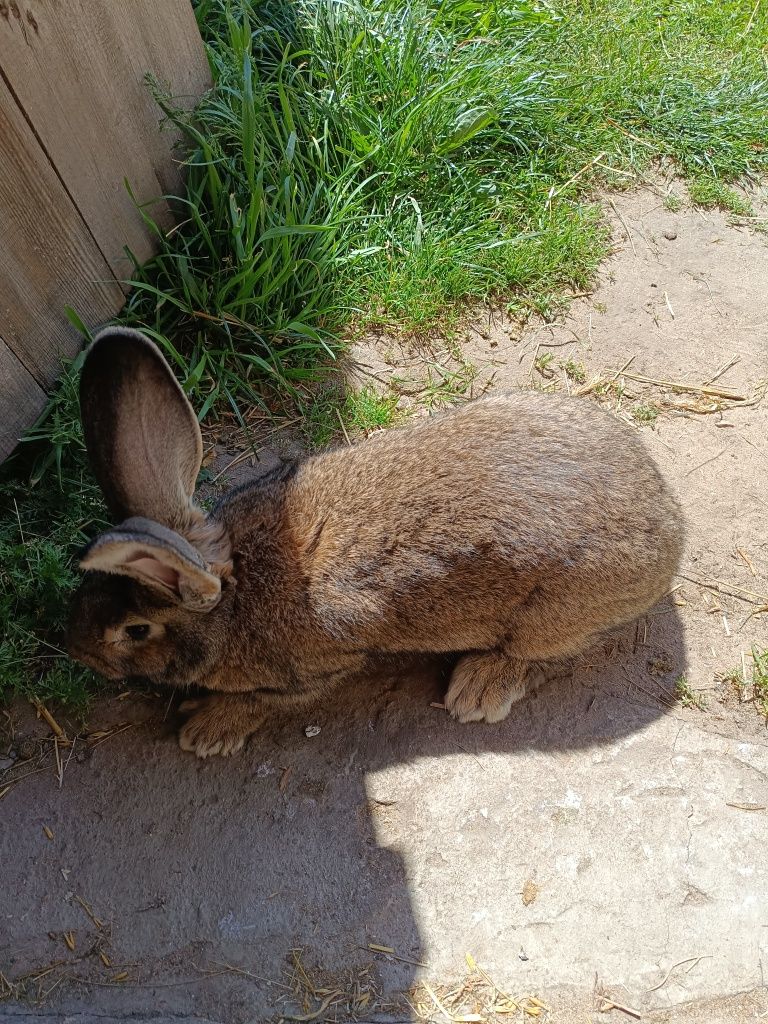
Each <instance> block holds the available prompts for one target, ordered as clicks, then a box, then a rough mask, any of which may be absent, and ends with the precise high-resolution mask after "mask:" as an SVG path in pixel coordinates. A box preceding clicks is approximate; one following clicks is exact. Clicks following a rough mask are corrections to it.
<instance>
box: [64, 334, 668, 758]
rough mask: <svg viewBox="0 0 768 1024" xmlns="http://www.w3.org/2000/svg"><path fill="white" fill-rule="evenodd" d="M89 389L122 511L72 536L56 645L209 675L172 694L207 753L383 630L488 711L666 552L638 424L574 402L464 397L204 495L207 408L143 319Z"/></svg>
mask: <svg viewBox="0 0 768 1024" xmlns="http://www.w3.org/2000/svg"><path fill="white" fill-rule="evenodd" d="M80 395H81V406H82V416H83V426H84V430H85V438H86V444H87V447H88V452H89V454H90V458H91V461H92V464H93V469H94V472H95V474H96V477H97V479H98V481H99V484H100V486H101V488H102V490H103V492H104V496H105V498H106V500H107V503H108V505H109V507H110V510H111V512H112V513H113V514H114V516H115V517H116V518H117V519H118V520H121V522H120V525H119V526H116V527H115V528H114V529H112V530H109V531H107V532H106V533H104V534H102V535H101V536H100V537H97V538H96V540H94V541H93V542H92V543H91V544H90V545H89V547H88V548H87V549H86V551H85V552H84V554H83V557H82V562H81V565H82V568H83V569H85V570H87V572H86V575H85V578H84V580H83V582H82V584H81V587H80V589H79V591H78V593H77V595H76V597H75V601H74V606H73V609H72V616H71V624H70V631H69V650H70V653H71V654H72V656H73V657H75V658H78V659H79V660H81V661H83V662H84V663H85V664H87V665H90V666H91V667H93V668H95V669H97V670H98V671H99V672H101V673H103V674H104V675H106V676H108V677H110V678H120V677H123V676H129V675H141V676H146V677H148V678H149V679H150V680H152V681H153V682H155V683H167V684H171V685H174V686H181V687H184V686H187V685H188V684H196V685H197V686H202V687H205V688H207V689H209V690H213V691H215V692H214V694H213V695H212V696H210V697H206V698H204V699H202V700H198V701H191V702H188V704H187V705H186V709H187V710H188V711H190V712H191V716H190V717H189V719H188V720H187V722H186V724H185V725H184V727H183V728H182V730H181V734H180V743H181V746H182V748H183V749H184V750H191V751H194V752H195V753H196V754H198V756H200V757H206V756H208V755H211V754H231V753H232V752H234V751H236V750H238V749H239V748H240V747H242V746H243V743H244V742H245V740H246V739H247V737H248V736H249V735H250V734H251V733H252V732H254V731H255V730H257V729H258V728H259V726H260V725H261V724H262V722H263V721H264V720H265V718H266V717H267V716H268V715H269V713H270V711H271V710H272V709H275V708H285V707H288V706H290V705H296V704H297V703H299V702H301V701H310V700H317V699H318V698H319V697H324V696H325V695H327V694H328V693H329V692H330V691H331V690H332V688H333V687H334V686H336V685H337V684H339V683H341V682H342V681H343V680H346V679H349V678H350V677H360V676H361V675H363V674H364V672H365V669H366V666H368V665H370V664H372V663H373V662H374V661H375V659H376V658H377V657H381V656H387V655H392V654H395V653H397V652H424V653H426V652H454V653H456V654H458V655H460V657H459V660H458V662H457V664H456V667H455V669H454V671H453V674H452V677H451V681H450V684H449V686H448V692H447V696H446V704H447V707H448V709H449V710H450V712H451V714H452V715H454V716H455V717H456V718H458V719H459V720H460V721H462V722H469V721H474V720H480V719H485V720H486V721H488V722H497V721H499V720H500V719H502V718H504V717H505V716H506V715H507V714H508V713H509V710H510V708H511V706H512V704H513V703H514V702H515V701H518V700H520V698H521V697H522V696H523V694H524V692H525V679H526V674H527V672H528V669H529V666H530V665H531V663H532V662H542V661H547V660H549V659H557V658H561V657H563V656H567V655H572V654H574V653H576V652H578V651H580V650H581V649H582V648H584V647H585V646H586V645H587V644H589V643H590V641H591V640H593V639H594V638H595V637H596V636H597V635H598V634H600V633H601V632H602V631H604V630H607V629H609V628H611V627H613V626H616V625H618V624H620V623H623V622H627V621H629V620H631V619H633V618H634V617H636V616H637V615H640V614H641V613H642V612H644V611H646V610H647V609H648V608H650V607H651V605H653V604H654V603H655V602H656V601H658V600H659V598H660V597H661V596H662V595H663V594H664V593H665V592H666V591H667V590H668V589H669V586H670V581H671V579H672V577H673V575H674V573H675V571H676V568H677V565H678V560H679V558H680V553H681V547H682V543H683V527H682V520H681V514H680V510H679V508H678V505H677V503H676V502H675V500H674V498H673V497H672V496H671V495H670V493H669V491H668V490H667V488H666V487H665V485H664V483H663V481H662V479H661V477H660V475H659V473H658V471H657V470H656V468H655V466H654V464H653V462H652V461H651V459H650V458H649V457H648V455H647V453H646V451H645V449H644V447H643V445H642V443H641V442H640V440H639V438H638V436H637V434H635V433H633V432H632V431H631V430H629V429H627V428H626V427H625V426H623V425H621V424H620V423H618V422H617V421H616V420H615V419H614V418H612V417H611V416H609V415H607V414H605V413H604V412H601V411H600V410H599V409H597V408H595V407H594V406H592V405H590V404H588V403H586V402H580V401H577V400H573V399H566V398H560V397H556V396H552V395H539V394H528V393H526V394H498V395H495V396H494V397H491V398H484V399H481V400H477V401H474V402H470V403H468V404H467V405H464V406H462V407H461V408H459V409H456V410H453V411H451V412H448V413H445V414H444V415H440V416H435V417H433V418H430V419H429V420H427V421H425V422H422V423H421V424H420V425H418V426H414V427H409V428H408V429H403V430H392V431H389V432H387V433H386V434H385V435H383V436H381V437H378V438H376V439H375V440H369V441H363V442H362V443H360V444H358V445H355V446H354V447H352V448H345V449H343V450H340V451H334V452H330V453H329V454H325V455H318V456H315V457H311V458H307V459H304V460H303V461H300V462H299V463H297V464H295V465H286V466H284V467H281V468H279V469H277V470H275V471H274V472H272V473H270V474H268V475H267V476H266V477H262V478H260V479H258V480H256V481H255V482H254V483H252V484H249V485H247V486H245V487H242V488H239V489H236V490H234V491H232V492H230V493H229V494H227V495H226V496H225V497H224V499H223V500H222V501H221V502H220V504H219V505H218V506H217V507H216V508H215V509H214V511H213V512H212V513H211V514H210V515H208V516H206V515H205V514H204V513H203V512H202V511H201V510H200V509H199V508H198V507H197V506H196V505H195V504H194V501H193V499H192V494H193V491H194V487H195V481H196V478H197V474H198V471H199V468H200V463H201V457H202V442H201V436H200V430H199V427H198V423H197V419H196V417H195V414H194V412H193V411H192V408H191V406H190V404H189V402H188V401H187V399H186V397H185V396H184V394H183V392H182V389H181V387H180V386H179V384H178V383H177V381H176V379H175V377H174V376H173V374H172V372H171V370H170V369H169V367H168V365H167V363H166V362H165V360H164V358H163V356H162V355H161V354H160V352H159V350H158V349H157V348H156V346H155V345H154V344H153V343H152V342H151V341H149V340H148V339H147V338H146V337H144V336H143V335H142V334H140V333H139V332H137V331H131V330H126V329H123V328H109V329H107V330H105V331H102V332H101V334H99V336H98V337H97V338H96V340H95V341H94V342H93V344H92V346H91V348H90V350H89V352H88V354H87V357H86V360H85V365H84V368H83V374H82V380H81V386H80Z"/></svg>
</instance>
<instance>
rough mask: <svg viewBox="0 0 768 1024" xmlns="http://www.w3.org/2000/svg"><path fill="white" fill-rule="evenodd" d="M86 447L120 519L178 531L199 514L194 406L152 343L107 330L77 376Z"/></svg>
mask: <svg viewBox="0 0 768 1024" xmlns="http://www.w3.org/2000/svg"><path fill="white" fill-rule="evenodd" d="M80 414H81V416H82V421H83V432H84V434H85V445H86V448H87V449H88V455H89V457H90V461H91V466H92V468H93V472H94V475H95V476H96V479H97V480H98V482H99V486H100V487H101V490H102V492H103V493H104V497H105V499H106V502H107V505H108V506H109V509H110V511H111V512H112V514H113V516H114V517H115V518H116V519H117V520H118V522H119V521H120V520H122V519H126V518H128V517H129V516H141V517H143V518H146V519H153V520H154V521H155V522H157V523H162V524H163V525H164V526H168V527H170V528H171V529H174V530H182V531H183V530H184V529H185V528H186V527H188V526H189V524H190V523H193V522H196V521H199V520H200V519H201V518H202V516H201V513H200V511H199V509H197V508H196V506H195V505H194V502H193V501H192V495H193V493H194V490H195V483H196V482H197V474H198V473H199V472H200V465H201V463H202V459H203V441H202V437H201V434H200V427H199V425H198V422H197V417H196V416H195V413H194V410H193V409H192V406H191V405H190V404H189V402H188V400H187V397H186V395H185V394H184V392H183V391H182V389H181V386H180V384H179V382H178V381H177V380H176V378H175V377H174V375H173V373H172V372H171V368H170V367H169V366H168V363H167V362H166V361H165V359H164V358H163V355H162V353H161V352H160V350H159V349H158V347H157V346H156V345H155V344H154V342H152V341H150V340H149V338H147V337H146V335H144V334H142V333H141V332H140V331H134V330H130V329H128V328H126V327H108V328H106V329H105V330H103V331H101V332H100V333H99V334H98V335H97V336H96V338H95V339H94V341H93V343H92V344H91V347H90V348H89V349H88V352H87V353H86V356H85V362H84V364H83V371H82V375H81V377H80Z"/></svg>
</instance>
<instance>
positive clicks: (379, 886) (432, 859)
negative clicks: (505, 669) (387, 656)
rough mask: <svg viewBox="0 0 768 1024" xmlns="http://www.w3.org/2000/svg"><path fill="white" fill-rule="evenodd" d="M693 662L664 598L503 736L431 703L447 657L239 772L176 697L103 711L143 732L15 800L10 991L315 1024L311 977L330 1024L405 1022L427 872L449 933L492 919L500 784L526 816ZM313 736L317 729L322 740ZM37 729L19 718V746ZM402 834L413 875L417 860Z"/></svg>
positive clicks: (7, 887) (241, 759) (295, 725)
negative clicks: (437, 827) (574, 762)
mask: <svg viewBox="0 0 768 1024" xmlns="http://www.w3.org/2000/svg"><path fill="white" fill-rule="evenodd" d="M683 652H684V644H683V639H682V635H681V627H680V622H679V619H678V617H677V615H676V612H675V610H674V608H672V607H663V606H662V607H660V608H657V609H655V610H654V611H653V612H652V613H651V615H650V616H649V617H648V618H646V619H645V620H643V621H642V622H640V623H639V624H637V626H633V627H631V629H629V630H628V631H625V632H624V633H622V634H621V635H620V636H617V637H616V638H615V639H612V640H611V641H609V642H607V643H606V645H605V646H604V648H601V649H600V650H597V651H595V652H593V656H592V657H591V659H587V660H584V661H582V662H581V663H579V664H578V665H576V666H575V667H573V669H572V670H567V671H564V675H563V676H562V677H561V678H558V679H556V680H555V681H553V682H551V683H550V684H548V685H547V686H546V687H544V688H543V689H542V690H541V691H539V692H538V693H535V694H532V695H531V696H530V697H529V698H528V699H526V700H525V702H524V703H522V704H521V705H520V706H519V707H518V708H516V709H515V710H514V713H513V714H512V715H511V716H510V718H509V719H508V720H507V721H505V722H503V723H501V724H499V725H493V726H487V725H484V724H475V725H471V726H462V725H459V724H457V723H455V722H453V721H452V720H451V719H450V718H449V717H448V716H447V715H446V713H445V712H444V711H443V710H441V709H440V708H435V707H432V706H431V702H436V703H439V702H440V701H441V699H442V693H443V690H444V686H445V679H446V666H445V665H438V664H428V665H424V664H421V665H420V664H410V665H403V664H400V665H397V666H394V665H393V666H392V667H391V668H390V669H387V671H385V672H382V675H381V677H380V678H378V679H370V680H367V681H361V683H360V684H359V686H358V687H357V688H355V689H354V690H350V691H348V692H346V693H344V694H342V695H340V697H339V699H338V700H337V701H336V702H335V703H334V705H333V706H325V707H322V708H318V709H317V710H316V711H315V712H312V713H309V714H305V716H304V717H302V718H301V719H295V718H294V719H290V720H285V721H284V722H282V723H276V724H275V727H274V729H273V731H271V732H270V733H268V734H264V735H261V736H258V737H255V738H254V739H253V740H252V741H251V744H250V746H249V747H248V749H247V750H246V751H245V752H243V753H242V754H240V755H239V756H236V757H235V758H233V759H231V760H224V759H214V760H211V761H207V762H201V761H197V760H195V759H194V758H193V757H191V756H189V755H185V754H182V753H181V751H180V750H179V749H178V747H177V746H176V742H175V737H174V730H175V727H176V726H177V724H178V723H177V721H176V720H175V715H174V711H173V708H172V707H171V706H170V705H169V704H168V698H167V697H166V696H164V697H162V698H151V697H141V696H139V695H134V696H132V697H129V698H127V699H119V700H114V701H111V702H109V703H104V704H103V705H102V706H101V707H99V709H98V710H97V713H96V714H95V715H94V716H93V717H92V720H91V723H90V726H91V729H100V728H101V729H103V730H109V729H110V727H114V726H115V725H117V724H122V723H124V722H129V721H130V722H131V723H132V727H131V728H129V729H126V730H125V731H124V732H121V733H116V734H113V735H108V736H107V737H106V738H104V740H103V742H99V738H98V736H97V739H96V744H97V745H95V746H91V747H88V746H85V745H82V746H81V747H80V749H78V745H77V743H76V744H75V747H74V751H73V752H72V757H71V758H70V757H69V753H70V752H67V751H64V752H63V753H62V758H63V759H64V765H65V766H64V771H63V783H62V785H61V787H59V783H58V781H57V780H56V778H55V775H56V770H55V765H51V767H50V768H49V770H47V771H44V772H41V773H40V774H38V775H36V776H34V777H29V778H27V779H24V780H22V781H21V782H20V783H19V784H18V785H17V786H16V787H15V788H14V789H13V790H11V791H10V792H9V793H8V795H7V796H6V798H5V799H4V801H3V802H2V817H3V827H4V832H5V834H6V836H13V837H14V840H13V847H14V850H15V853H14V855H13V857H12V858H10V860H9V862H8V863H6V865H5V867H4V870H3V882H4V885H3V893H2V896H0V920H2V922H3V925H2V932H3V939H2V944H1V945H0V954H1V959H0V963H2V971H3V973H4V975H5V976H6V978H7V979H8V980H9V981H14V980H15V982H16V987H15V989H14V990H13V992H10V991H9V992H7V995H9V996H10V995H15V996H17V997H23V999H22V1002H26V1003H27V1004H29V1002H31V1003H32V1004H34V1005H36V1006H38V1007H39V1008H42V1007H47V1008H49V1009H52V1008H55V1009H56V1010H58V1011H61V1012H68V1013H70V1012H76V1011H81V1010H85V1009H87V1008H91V1009H92V1008H93V1007H94V1006H96V1005H97V1006H98V1008H99V1012H101V1013H132V1014H135V1013H139V1014H140V1013H147V1014H149V1013H150V1011H151V1013H152V1014H161V1015H162V1014H168V1015H170V1014H182V1015H183V1014H190V1015H195V1016H201V1017H205V1018H211V1019H214V1020H217V1021H219V1020H221V1021H227V1022H231V1021H246V1020H264V1019H267V1018H270V1017H271V1016H272V1015H276V1016H277V1015H278V1014H279V1011H280V1008H282V1009H283V1011H284V1012H293V1013H294V1014H301V1013H303V1012H313V1011H315V1010H317V1008H318V1007H319V1005H320V1004H321V1002H322V1000H323V998H325V996H324V995H323V994H322V993H321V994H319V995H317V996H316V997H312V998H309V999H308V1001H307V1002H306V1003H305V1004H304V1005H302V1003H301V1000H300V999H299V1000H298V1001H297V998H296V991H300V992H303V993H305V994H306V993H308V992H309V991H310V986H313V987H314V988H316V989H325V990H326V994H328V995H330V994H331V993H333V992H337V997H336V999H335V1000H333V1001H332V1004H331V1006H330V1009H329V1010H328V1019H332V1020H347V1019H353V1018H354V1019H358V1020H368V1019H370V1020H409V1019H411V1013H410V1012H409V1011H408V1007H407V1006H406V1005H405V1004H404V1003H403V1001H402V1000H401V998H400V993H402V992H405V991H407V990H408V989H409V988H410V987H411V986H412V984H413V982H414V979H415V977H416V973H417V970H418V965H419V964H420V963H424V962H425V960H424V958H425V957H427V956H428V955H429V953H428V949H427V946H428V945H429V944H428V943H426V942H425V940H424V937H423V935H422V931H423V929H424V928H425V927H426V928H427V930H429V931H430V932H432V934H431V936H430V938H431V940H432V941H434V938H435V936H434V928H433V922H430V921H421V920H417V919H416V916H415V914H414V909H413V901H412V895H413V892H414V889H415V888H417V887H419V886H420V885H421V884H422V883H423V882H424V880H425V879H428V880H429V885H430V886H431V887H433V888H432V891H431V892H428V893H426V894H425V893H423V892H422V893H421V902H422V903H424V902H426V904H427V906H429V905H434V912H435V914H436V915H439V908H440V904H441V901H442V900H443V899H444V898H445V895H446V893H445V892H444V891H443V890H444V889H445V890H446V891H447V890H450V891H452V892H453V893H455V891H456V888H457V887H458V888H459V890H461V889H462V887H463V889H464V890H465V891H466V908H465V913H466V917H465V919H464V920H461V919H458V920H455V921H454V922H453V926H454V927H455V935H454V936H452V937H451V939H452V942H455V941H458V942H459V943H461V941H462V934H467V935H469V933H470V932H471V931H472V927H473V921H474V924H477V921H476V919H475V918H473V915H475V912H476V910H477V908H476V906H475V905H474V903H473V897H472V892H473V891H474V890H475V888H476V878H477V877H478V876H480V877H482V874H483V871H484V867H485V865H484V864H483V863H482V861H480V862H478V860H477V859H476V855H475V853H474V852H473V851H472V852H470V850H469V847H470V846H473V845H474V842H473V841H472V837H473V835H474V836H475V838H477V840H478V842H480V844H481V846H480V849H481V851H482V849H483V845H482V844H483V843H485V842H487V839H484V838H483V836H482V835H481V832H482V830H483V828H484V826H487V824H488V822H487V814H488V811H487V808H485V809H484V803H485V801H486V799H487V798H486V795H485V794H484V792H483V787H484V784H485V779H484V776H486V775H487V774H488V773H492V772H494V767H495V765H497V764H498V765H499V766H501V765H502V763H503V766H504V768H503V778H504V780H505V787H506V800H507V801H508V802H509V804H510V807H508V810H511V811H512V817H513V819H514V818H515V817H518V811H519V816H520V817H522V816H523V812H524V811H525V810H526V808H527V807H528V805H529V804H530V803H531V802H532V801H540V800H541V795H540V794H537V793H536V792H535V791H532V790H531V788H530V782H529V780H530V776H531V772H532V771H534V772H535V773H536V772H540V773H541V774H542V777H544V778H546V776H547V774H548V773H551V772H552V771H553V770H554V769H555V768H556V765H557V762H558V761H562V759H563V758H564V757H566V756H567V752H568V751H572V750H576V749H594V750H598V749H600V748H601V747H604V746H610V745H616V744H617V743H620V742H622V741H623V740H625V739H627V738H629V737H632V736H633V735H636V734H638V733H641V732H642V731H643V730H644V729H645V728H646V727H647V726H648V725H649V724H650V723H652V722H653V721H654V719H656V718H657V717H658V716H659V715H660V714H661V713H662V712H663V710H664V707H665V705H669V704H670V703H671V702H672V701H673V696H672V692H673V687H674V680H675V679H676V678H677V677H678V676H679V675H680V674H681V673H682V672H683V671H684V667H685V666H684V654H683ZM308 725H316V726H319V728H320V731H319V733H318V734H317V735H316V736H313V737H307V736H306V735H305V727H306V726H308ZM35 729H36V730H37V732H38V733H39V732H40V725H39V724H38V725H35V723H33V722H32V720H31V719H29V716H25V715H22V716H21V720H20V721H18V723H17V730H18V731H17V736H16V739H15V741H14V742H16V744H17V746H19V745H20V744H21V743H22V742H23V739H22V737H23V735H24V733H28V734H29V733H31V732H34V731H35ZM493 755H500V756H499V757H498V758H495V757H494V756H493ZM425 760H426V761H429V762H431V763H432V764H433V765H434V764H438V765H439V779H440V782H439V784H438V785H435V784H434V783H430V785H429V786H425V787H420V786H419V784H418V780H419V772H420V767H419V766H420V765H421V764H422V763H423V762H424V761H425ZM49 764H50V758H49ZM478 770H479V776H480V777H478ZM596 770H598V769H596ZM500 778H501V774H500ZM403 785H405V787H406V789H407V790H408V792H409V793H410V794H411V796H410V799H409V804H410V805H409V806H402V799H401V795H400V794H401V793H402V791H403ZM577 800H578V798H577V797H576V796H575V795H574V796H572V797H569V796H568V792H566V793H565V799H564V800H563V801H562V802H561V805H557V806H556V805H554V804H553V805H552V807H551V809H550V810H549V812H548V813H549V814H550V815H552V816H554V818H555V819H557V818H558V817H559V818H560V819H562V822H563V823H564V824H567V823H568V820H569V818H570V817H572V816H573V815H574V814H576V812H577V809H578V808H577ZM569 801H571V802H572V806H569ZM422 804H427V805H429V813H426V814H425V813H424V808H423V806H422ZM441 804H444V806H445V813H446V814H447V815H450V816H451V821H450V822H449V825H450V827H451V828H452V829H453V831H455V832H458V833H464V834H465V835H466V837H467V840H466V841H467V847H468V851H467V858H466V859H465V860H464V861H463V862H462V861H460V862H459V863H458V864H456V863H453V862H452V858H447V857H446V855H445V851H444V850H443V849H441V838H440V836H439V835H436V834H431V832H430V829H429V827H428V820H429V818H430V817H431V816H432V815H433V814H434V813H437V814H438V816H439V815H440V813H441V811H440V805H441ZM483 815H485V817H484V816H483ZM46 830H49V831H50V833H51V835H52V838H49V837H48V835H47V832H46ZM381 837H383V840H382V839H381ZM406 838H407V841H408V845H409V846H410V847H416V848H417V849H418V851H419V853H418V857H417V863H416V864H415V865H414V864H411V865H410V866H406V864H405V862H404V860H403V857H402V856H401V853H400V845H401V841H404V840H406ZM498 841H499V839H498V837H497V838H496V839H495V840H494V843H496V844H498ZM502 841H503V842H509V843H510V844H513V843H515V837H514V835H512V834H510V835H508V836H506V837H502ZM6 849H7V846H6ZM531 874H532V875H534V874H535V868H534V866H533V865H532V866H531ZM523 881H524V880H523V879H516V880H513V879H510V878H508V877H505V876H503V875H502V876H495V877H492V878H486V879H485V885H484V887H485V888H486V890H487V889H488V887H489V885H490V890H491V891H494V890H498V898H499V899H500V900H502V901H503V900H506V899H507V897H508V891H507V890H508V887H509V885H510V884H514V885H517V888H518V894H516V895H515V896H514V903H515V905H519V906H520V908H521V910H522V909H523V904H522V903H521V901H520V895H519V889H520V887H521V883H522V882H523ZM81 901H84V902H81ZM422 914H423V911H422ZM97 922H98V923H97ZM66 933H71V938H72V940H73V943H74V947H75V948H74V949H70V948H69V946H68V944H67V935H66ZM70 944H71V943H70ZM377 946H378V947H384V948H385V949H389V950H391V951H393V953H392V955H390V954H387V953H382V952H380V951H377V950H376V949H375V947H377ZM372 947H374V948H373V949H372ZM102 953H103V954H104V956H103V957H102V955H101V954H102ZM515 954H516V955H517V956H518V957H519V962H520V964H521V965H522V964H524V962H525V959H527V954H526V953H525V951H524V950H521V951H520V953H517V950H515ZM105 958H106V959H105ZM51 964H56V967H55V968H54V969H53V970H52V971H50V972H48V973H45V974H42V975H39V974H37V973H36V972H38V971H40V970H45V969H46V968H48V966H49V965H51ZM299 965H300V966H299ZM458 967H459V970H460V969H461V965H458ZM301 970H304V971H306V973H307V976H308V978H309V979H311V982H305V981H304V980H303V978H302V975H301ZM29 972H33V974H32V976H30V977H28V978H26V979H24V975H26V974H28V973H29ZM116 979H117V980H116ZM286 986H288V987H287V988H286ZM291 988H293V989H294V991H293V992H292V991H291ZM339 993H343V995H339ZM14 1005H16V1006H17V1007H18V1008H19V1009H20V1008H21V1004H20V1003H18V1002H17V1003H15V1004H14ZM323 1017H324V1015H323V1014H320V1016H319V1018H318V1019H323Z"/></svg>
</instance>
